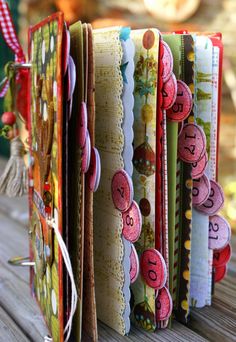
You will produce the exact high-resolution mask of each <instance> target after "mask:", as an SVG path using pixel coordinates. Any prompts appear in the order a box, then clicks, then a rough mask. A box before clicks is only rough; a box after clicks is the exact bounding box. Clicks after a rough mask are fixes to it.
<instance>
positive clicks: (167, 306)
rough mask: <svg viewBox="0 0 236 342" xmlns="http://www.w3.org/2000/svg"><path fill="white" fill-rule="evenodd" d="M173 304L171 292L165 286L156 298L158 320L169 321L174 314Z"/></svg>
mask: <svg viewBox="0 0 236 342" xmlns="http://www.w3.org/2000/svg"><path fill="white" fill-rule="evenodd" d="M172 310H173V302H172V298H171V295H170V292H169V290H168V289H167V288H166V287H165V286H164V287H163V288H162V289H160V290H159V291H158V294H157V297H156V320H157V321H164V320H167V319H168V318H169V317H170V316H171V313H172Z"/></svg>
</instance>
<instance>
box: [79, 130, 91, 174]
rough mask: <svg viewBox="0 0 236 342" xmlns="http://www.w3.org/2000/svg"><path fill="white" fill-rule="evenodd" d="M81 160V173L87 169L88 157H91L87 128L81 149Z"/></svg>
mask: <svg viewBox="0 0 236 342" xmlns="http://www.w3.org/2000/svg"><path fill="white" fill-rule="evenodd" d="M81 158H82V162H81V170H82V172H83V173H86V172H87V171H88V169H89V164H90V158H91V141H90V135H89V131H88V130H87V134H86V139H85V146H84V148H83V150H82V155H81Z"/></svg>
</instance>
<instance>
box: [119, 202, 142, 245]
mask: <svg viewBox="0 0 236 342" xmlns="http://www.w3.org/2000/svg"><path fill="white" fill-rule="evenodd" d="M122 218H123V231H122V234H123V236H124V237H125V238H126V240H128V241H130V242H136V241H138V239H139V236H140V234H141V228H142V216H141V212H140V209H139V206H138V204H137V203H136V202H135V201H133V202H132V204H131V206H130V208H129V209H128V210H127V211H125V212H123V213H122Z"/></svg>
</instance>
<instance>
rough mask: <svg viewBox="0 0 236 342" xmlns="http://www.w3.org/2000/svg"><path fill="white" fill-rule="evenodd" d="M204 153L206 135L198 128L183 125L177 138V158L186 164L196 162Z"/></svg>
mask: <svg viewBox="0 0 236 342" xmlns="http://www.w3.org/2000/svg"><path fill="white" fill-rule="evenodd" d="M205 153H206V135H205V133H204V131H203V129H202V128H201V127H200V126H197V125H195V124H192V123H189V124H185V125H184V127H183V129H182V132H181V134H180V135H179V138H178V154H179V158H180V159H182V160H183V161H184V162H186V163H191V164H192V163H195V162H198V161H199V160H200V159H201V158H202V157H203V155H204V154H205Z"/></svg>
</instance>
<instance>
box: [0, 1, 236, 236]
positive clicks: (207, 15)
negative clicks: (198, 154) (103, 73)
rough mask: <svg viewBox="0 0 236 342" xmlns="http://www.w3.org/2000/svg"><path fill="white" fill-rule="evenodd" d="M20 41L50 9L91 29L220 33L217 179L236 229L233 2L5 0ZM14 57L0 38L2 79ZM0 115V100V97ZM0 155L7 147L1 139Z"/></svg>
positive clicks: (235, 15)
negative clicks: (155, 28)
mask: <svg viewBox="0 0 236 342" xmlns="http://www.w3.org/2000/svg"><path fill="white" fill-rule="evenodd" d="M7 2H8V3H9V5H10V8H11V11H12V14H13V18H14V22H15V25H16V27H17V30H18V34H19V37H20V40H21V43H22V45H23V46H24V48H25V51H27V29H28V27H29V26H30V25H33V24H35V23H36V22H38V21H40V20H41V19H43V18H44V17H45V16H47V15H49V14H50V13H52V12H54V11H58V10H61V11H63V12H64V14H65V19H66V20H67V22H68V23H73V22H75V21H77V20H78V19H80V20H82V21H86V22H91V23H92V25H93V27H94V28H98V27H105V26H114V25H123V26H124V25H128V26H131V27H132V28H145V27H157V28H158V29H159V30H160V31H163V32H164V31H175V30H180V29H186V30H189V31H208V32H210V31H220V32H222V34H223V41H224V46H225V50H224V66H223V94H222V112H221V131H220V165H219V167H220V173H219V181H220V183H221V184H222V185H223V187H224V190H225V196H226V205H225V207H224V215H225V216H226V217H227V218H228V220H229V221H230V222H231V225H232V228H233V230H234V232H235V233H236V178H235V175H236V44H235V38H236V0H214V1H212V0H119V1H117V0H97V1H96V0H8V1H7ZM12 58H13V56H12V55H11V53H10V51H9V50H8V48H7V47H6V45H5V43H4V41H3V39H2V37H0V77H1V78H0V79H2V78H3V66H4V65H5V63H6V61H8V60H11V59H12ZM0 113H2V100H0ZM0 154H1V155H5V156H7V155H8V154H9V145H8V143H7V142H6V141H5V140H4V139H1V141H0Z"/></svg>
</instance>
